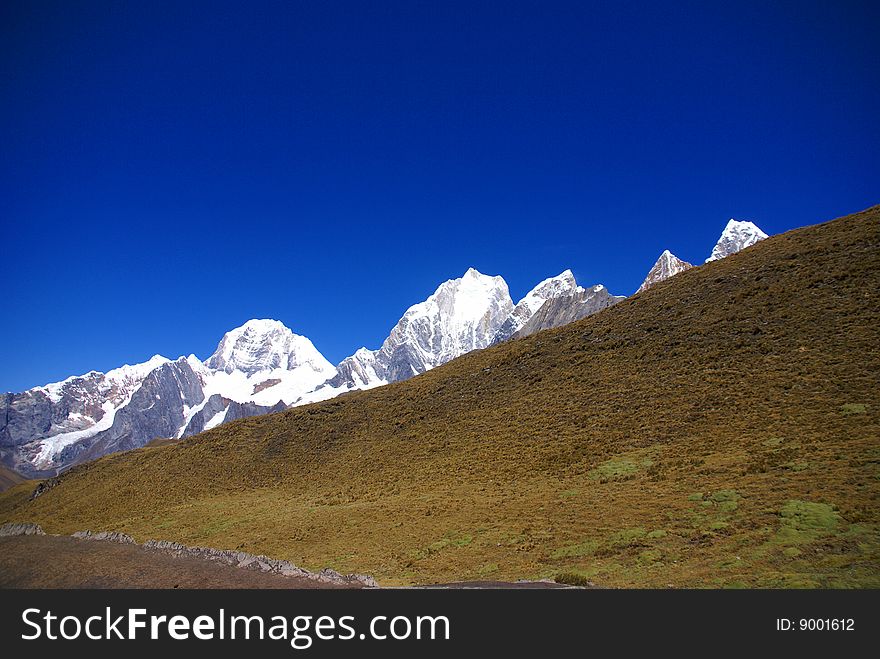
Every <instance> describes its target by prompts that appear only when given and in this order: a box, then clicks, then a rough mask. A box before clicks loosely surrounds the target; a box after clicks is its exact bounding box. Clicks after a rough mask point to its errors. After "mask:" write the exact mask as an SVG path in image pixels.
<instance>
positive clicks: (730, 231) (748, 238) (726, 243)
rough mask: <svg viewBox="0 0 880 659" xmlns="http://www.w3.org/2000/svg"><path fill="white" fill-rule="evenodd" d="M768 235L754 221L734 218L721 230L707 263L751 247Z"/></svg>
mask: <svg viewBox="0 0 880 659" xmlns="http://www.w3.org/2000/svg"><path fill="white" fill-rule="evenodd" d="M767 237H768V236H767V234H766V233H764V232H763V231H761V230H760V229H759V228H758V227H757V225H755V224H754V223H752V222H746V221H741V220H733V219H732V220H730V221H729V222H728V223H727V226H726V227H724V231H722V232H721V237H720V238H719V239H718V242H717V243H715V247H714V248H713V249H712V254H711V255H710V256H709V258H708V259H706V263H709V262H710V261H717V260H718V259H723V258H724V257H725V256H730V255H731V254H736V253H737V252H739V251H740V250H743V249H745V248H746V247H750V246H751V245H754V244H755V243H756V242H758V241H761V240H764V239H765V238H767Z"/></svg>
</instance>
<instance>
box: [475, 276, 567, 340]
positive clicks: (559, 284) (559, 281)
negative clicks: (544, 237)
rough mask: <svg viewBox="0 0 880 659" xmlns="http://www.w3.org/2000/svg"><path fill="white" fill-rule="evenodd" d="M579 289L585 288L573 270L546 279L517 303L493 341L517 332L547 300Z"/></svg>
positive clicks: (503, 338)
mask: <svg viewBox="0 0 880 659" xmlns="http://www.w3.org/2000/svg"><path fill="white" fill-rule="evenodd" d="M579 290H583V289H582V288H581V287H580V286H578V285H577V282H576V281H575V279H574V274H572V272H571V270H566V271H565V272H563V273H561V274H559V275H557V276H556V277H550V278H549V279H545V280H544V281H542V282H541V283H540V284H538V285H537V286H535V287H534V288H533V289H532V290H530V291H529V292H528V293H526V295H525V297H523V299H522V300H520V301H519V302H517V303H516V306H515V307H514V309H513V311H512V312H511V314H510V315H509V316H508V317H507V320H505V321H504V322H503V323H502V324H501V327H500V328H499V329H498V331H497V332H496V333H495V336H494V337H493V339H492V343H499V342H501V341H506V340H507V339H509V338H510V337H511V336H513V335H514V334H516V333H517V332H518V331H519V330H520V328H521V327H522V326H523V325H525V324H526V323H527V322H529V319H530V318H531V317H532V316H534V315H535V313H536V312H537V311H538V309H540V308H541V305H543V304H544V303H545V302H546V301H547V300H549V299H551V298H555V297H562V296H565V295H571V294H572V293H574V292H575V291H579Z"/></svg>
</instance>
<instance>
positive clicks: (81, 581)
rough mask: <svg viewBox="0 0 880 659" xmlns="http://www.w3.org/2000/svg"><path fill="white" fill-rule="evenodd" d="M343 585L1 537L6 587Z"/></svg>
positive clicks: (54, 539) (128, 550) (96, 545)
mask: <svg viewBox="0 0 880 659" xmlns="http://www.w3.org/2000/svg"><path fill="white" fill-rule="evenodd" d="M340 587H341V586H338V585H335V584H326V583H320V582H317V581H314V580H312V579H303V578H300V577H288V576H282V575H277V574H271V573H265V572H260V571H257V570H247V569H242V568H237V567H232V566H230V565H223V564H221V563H217V562H214V561H208V560H204V559H201V558H193V557H189V556H172V555H170V554H164V553H161V552H155V551H147V550H146V549H143V548H142V547H139V546H137V545H130V544H122V543H117V542H100V541H95V540H79V539H77V538H71V537H67V536H38V535H29V536H16V537H0V588H340Z"/></svg>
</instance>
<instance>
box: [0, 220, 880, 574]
mask: <svg viewBox="0 0 880 659" xmlns="http://www.w3.org/2000/svg"><path fill="white" fill-rule="evenodd" d="M878 291H880V207H874V208H872V209H869V210H868V211H865V212H863V213H859V214H856V215H852V216H848V217H846V218H841V219H838V220H835V221H833V222H829V223H826V224H822V225H818V226H813V227H807V228H805V229H800V230H797V231H792V232H789V233H787V234H784V235H781V236H777V237H774V238H771V239H768V240H766V241H764V242H762V243H760V244H758V245H756V246H754V247H752V248H749V249H748V250H745V251H744V252H742V253H740V254H737V255H734V256H731V257H729V258H727V259H724V260H722V261H719V262H715V263H712V264H709V265H707V266H703V267H700V268H695V269H693V270H689V271H687V272H685V273H682V274H680V275H678V276H677V277H675V278H673V279H671V280H669V281H666V282H663V283H661V284H658V285H656V286H654V287H652V288H651V289H650V290H648V291H646V292H644V293H641V294H639V295H637V296H634V297H633V298H630V299H628V300H626V301H624V302H621V303H620V304H618V305H617V306H615V307H613V308H611V309H608V310H606V311H603V312H601V313H599V314H597V315H596V316H593V317H590V318H587V319H585V320H583V321H580V322H577V323H574V324H572V325H569V326H567V327H563V328H560V329H557V330H550V331H546V332H541V333H539V334H537V335H534V336H531V337H528V338H526V339H522V340H517V341H512V342H509V343H507V344H504V345H501V346H497V347H495V348H492V349H489V350H485V351H480V352H475V353H471V354H469V355H466V356H464V357H462V358H460V359H457V360H455V361H454V362H451V363H449V364H447V365H446V366H444V367H441V368H438V369H436V370H433V371H431V372H429V373H426V374H424V375H422V376H419V377H417V378H413V379H412V380H409V381H406V382H402V383H398V384H393V385H389V386H386V387H382V388H380V389H376V390H372V391H369V392H360V393H354V394H349V395H346V396H343V397H341V398H338V399H335V400H331V401H328V402H325V403H319V404H314V405H309V406H306V407H300V408H295V409H292V410H287V411H285V412H281V413H279V414H273V415H270V416H266V417H258V418H251V419H243V420H241V421H236V422H233V423H230V424H227V425H223V426H220V427H218V428H216V429H214V430H211V431H208V432H205V433H202V434H201V435H198V436H196V437H193V438H190V439H187V440H185V441H183V442H180V443H176V444H172V445H168V446H162V447H151V448H146V449H141V450H138V451H132V452H129V453H125V454H118V455H112V456H107V457H105V458H102V459H100V460H97V461H95V462H93V463H90V464H86V465H82V466H80V467H76V468H75V469H73V470H71V471H70V472H69V473H67V474H65V475H64V476H63V477H62V479H61V484H60V485H58V486H57V487H55V488H53V489H51V490H49V491H48V492H47V493H45V494H43V495H42V496H41V497H40V498H38V499H36V500H35V501H28V500H27V497H28V494H29V492H30V490H31V489H32V488H31V486H28V485H24V486H18V487H17V488H13V489H12V490H10V491H9V492H7V493H6V494H4V495H2V496H0V522H2V521H7V520H16V521H33V522H36V523H39V524H41V525H42V526H43V527H44V528H45V529H46V530H47V531H48V532H60V533H69V532H72V531H74V530H77V529H83V528H89V529H93V530H103V529H113V530H120V531H124V532H126V533H129V534H132V535H134V536H135V537H136V538H137V539H138V540H139V541H143V540H145V539H147V538H148V537H155V538H163V539H170V540H177V541H181V542H184V543H186V544H190V545H193V544H200V545H208V546H214V547H221V548H236V547H239V548H242V549H244V550H246V551H249V552H253V553H264V554H267V555H270V556H276V557H279V558H286V559H289V560H292V561H294V562H296V563H299V564H301V565H303V566H304V567H307V568H311V569H316V568H320V567H323V566H325V565H329V566H332V567H334V568H335V569H337V570H340V571H343V572H365V573H369V574H373V575H375V576H376V577H377V578H378V579H379V580H380V582H383V583H386V584H389V583H426V582H440V581H455V580H463V579H516V578H536V577H552V576H556V575H559V574H562V573H565V574H567V575H568V577H567V578H570V579H571V578H589V579H592V580H593V581H595V582H597V583H599V584H602V585H610V586H661V587H663V586H667V585H670V584H671V585H675V586H715V585H722V586H738V585H741V586H770V587H774V586H798V585H802V586H874V587H877V586H880V566H878V560H880V543H878V532H880V525H878V521H880V520H878V510H880V506H878V490H880V487H878V486H880V481H878V478H880V470H878V467H880V424H878V421H880V352H878V351H880V336H878V334H880V332H878V327H880V311H878V310H880V293H878Z"/></svg>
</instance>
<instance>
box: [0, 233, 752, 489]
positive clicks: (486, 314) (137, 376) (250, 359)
mask: <svg viewBox="0 0 880 659" xmlns="http://www.w3.org/2000/svg"><path fill="white" fill-rule="evenodd" d="M763 238H766V234H765V233H764V232H762V231H761V230H760V229H759V228H758V227H756V226H755V225H754V224H753V223H751V222H741V221H737V220H730V222H729V223H728V224H727V226H726V227H725V229H724V231H723V232H722V234H721V237H720V238H719V240H718V242H717V244H716V245H715V247H714V248H713V250H712V254H711V256H710V257H709V259H707V261H711V260H715V259H718V258H723V257H725V256H728V255H730V254H733V253H735V252H737V251H739V250H741V249H744V248H745V247H748V246H749V245H752V244H754V243H755V242H757V241H759V240H762V239H763ZM689 267H692V266H691V265H690V264H689V263H687V262H685V261H682V260H680V259H678V258H677V257H675V256H674V255H672V253H671V252H669V251H668V250H667V251H665V252H664V253H663V254H661V256H660V258H659V259H658V261H657V262H656V263H655V264H654V266H653V267H652V268H651V271H650V272H649V273H648V276H647V277H646V279H645V281H644V282H643V284H642V286H641V287H640V288H639V292H641V291H643V290H645V289H646V288H648V287H650V286H651V285H653V284H655V283H657V282H659V281H663V280H664V279H667V278H669V277H671V276H674V275H676V274H678V273H680V272H682V271H684V270H686V269H688V268H689ZM622 299H623V297H622V296H615V295H612V294H611V293H610V292H609V291H608V290H607V289H606V288H605V287H604V286H602V285H601V284H599V285H595V286H592V287H590V288H583V287H581V286H578V284H577V282H576V281H575V278H574V275H573V274H572V272H571V271H570V270H566V271H564V272H562V273H561V274H559V275H557V276H556V277H551V278H549V279H546V280H544V281H542V282H540V283H539V284H538V285H537V286H535V287H534V288H533V289H532V290H531V291H529V292H528V293H527V294H526V295H525V296H524V297H523V298H522V299H521V300H520V301H519V302H518V303H517V304H514V303H513V300H512V299H511V298H510V292H509V290H508V287H507V283H506V282H505V281H504V279H503V278H501V277H498V276H494V277H493V276H488V275H484V274H482V273H480V272H478V271H477V270H475V269H473V268H471V269H469V270H468V271H467V272H465V274H464V275H463V276H462V277H460V278H458V279H452V280H449V281H446V282H444V283H443V284H441V285H440V286H439V287H438V288H437V290H436V291H435V292H434V293H433V294H432V295H431V296H429V297H428V298H427V299H426V300H425V301H423V302H420V303H418V304H415V305H413V306H412V307H410V308H409V309H408V310H407V311H406V312H405V313H404V315H403V316H402V317H401V319H400V320H399V321H398V322H397V324H396V325H395V326H394V327H393V328H392V330H391V332H390V333H389V336H388V338H387V339H386V340H385V341H384V342H383V344H382V346H380V347H379V348H378V349H375V350H369V349H367V348H360V349H359V350H357V351H356V352H355V353H354V354H353V355H351V356H350V357H347V358H346V359H344V360H343V361H342V362H341V363H340V364H338V365H337V366H336V367H334V366H333V365H332V364H330V363H329V362H328V361H327V360H326V359H325V358H324V356H323V355H321V353H320V352H319V351H318V350H317V349H316V348H315V346H314V345H313V344H312V342H311V341H310V340H309V339H307V338H306V337H303V336H299V335H297V334H294V333H293V332H291V330H289V329H288V328H287V327H285V326H284V325H283V324H282V323H280V322H279V321H276V320H250V321H248V322H247V323H245V324H244V325H242V326H241V327H238V328H236V329H234V330H231V331H230V332H228V333H227V334H225V335H224V336H223V338H222V339H221V341H220V343H219V345H218V347H217V349H216V350H215V352H214V353H213V354H212V355H211V356H210V357H209V358H208V359H206V360H205V361H204V362H202V361H200V360H199V359H198V358H197V357H196V356H194V355H190V356H189V357H181V358H179V359H177V360H175V361H171V360H169V359H166V358H165V357H161V356H159V355H156V356H154V357H153V358H151V359H150V360H148V361H147V362H144V363H143V364H136V365H134V366H123V367H121V368H118V369H114V370H112V371H108V372H107V373H99V372H96V371H92V372H90V373H87V374H85V375H82V376H75V377H71V378H68V379H67V380H64V381H62V382H58V383H54V384H49V385H46V386H43V387H35V388H34V389H31V390H28V391H25V392H22V393H18V394H15V393H8V394H6V395H5V396H4V397H3V399H2V409H0V462H2V463H3V464H4V465H6V466H7V467H9V468H11V469H13V470H15V471H17V472H19V473H21V474H23V475H25V476H27V477H29V478H46V477H50V476H54V475H56V474H57V473H59V472H60V471H61V470H63V469H65V468H67V467H69V466H71V465H73V464H77V463H80V462H84V461H87V460H91V459H94V458H97V457H100V456H102V455H105V454H108V453H113V452H115V451H121V450H128V449H132V448H139V447H141V446H144V445H146V444H147V443H149V442H150V441H151V440H153V439H156V438H183V437H188V436H190V435H193V434H196V433H199V432H202V431H204V430H209V429H211V428H213V427H215V426H217V425H219V424H220V423H225V422H227V421H232V420H234V419H240V418H244V417H249V416H256V415H260V414H266V413H269V412H274V411H279V410H282V409H284V408H286V407H288V406H292V405H302V404H306V403H310V402H314V401H318V400H325V399H327V398H332V397H334V396H337V395H339V394H341V393H344V392H347V391H352V390H356V389H369V388H371V387H376V386H381V385H384V384H387V383H390V382H396V381H400V380H404V379H406V378H409V377H412V376H414V375H418V374H420V373H424V372H425V371H427V370H430V369H432V368H435V367H437V366H440V365H442V364H444V363H446V362H448V361H450V360H451V359H454V358H456V357H459V356H460V355H463V354H465V353H467V352H470V351H471V350H477V349H481V348H486V347H488V346H490V345H493V344H495V343H498V342H501V341H505V340H509V339H511V338H517V337H522V336H527V335H529V334H532V333H534V332H537V331H540V330H543V329H548V328H552V327H559V326H561V325H565V324H567V323H570V322H574V321H576V320H579V319H581V318H584V317H586V316H588V315H590V314H593V313H596V312H598V311H601V310H602V309H605V308H607V307H609V306H611V305H613V304H615V303H617V302H618V301H620V300H622Z"/></svg>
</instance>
